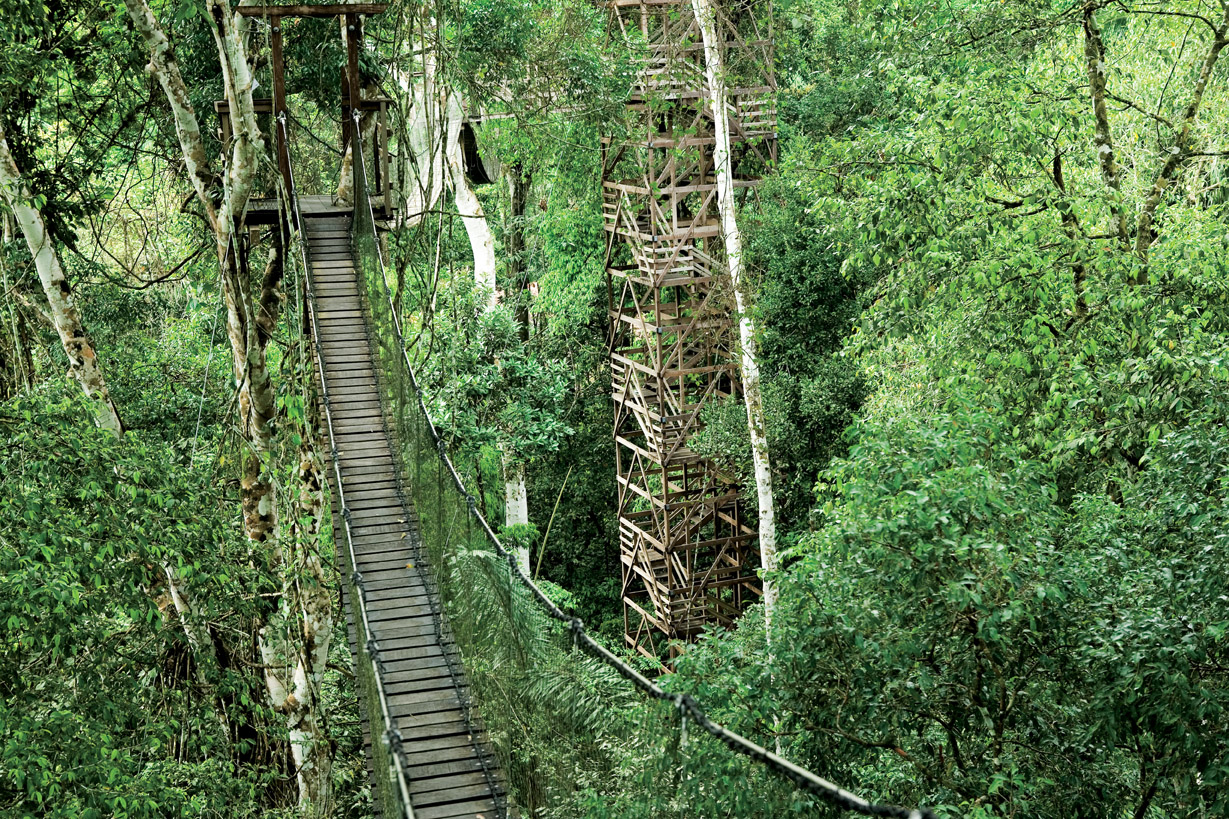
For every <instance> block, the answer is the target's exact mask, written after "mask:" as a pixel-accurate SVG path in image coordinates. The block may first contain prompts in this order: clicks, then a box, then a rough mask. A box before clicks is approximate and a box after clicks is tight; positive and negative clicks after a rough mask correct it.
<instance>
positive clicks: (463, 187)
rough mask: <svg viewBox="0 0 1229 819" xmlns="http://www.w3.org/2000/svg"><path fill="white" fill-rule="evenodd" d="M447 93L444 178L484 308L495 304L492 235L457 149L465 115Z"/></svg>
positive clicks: (459, 148)
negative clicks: (470, 254) (470, 253)
mask: <svg viewBox="0 0 1229 819" xmlns="http://www.w3.org/2000/svg"><path fill="white" fill-rule="evenodd" d="M446 93H447V100H446V102H445V105H444V110H445V112H446V117H447V121H446V124H447V132H446V133H447V137H446V138H447V143H446V148H445V155H446V157H447V160H448V178H449V181H450V182H451V183H452V190H453V196H454V197H455V201H456V206H457V212H458V213H460V214H461V222H462V223H463V224H464V225H465V233H466V234H467V235H468V236H469V246H470V249H471V250H472V251H473V254H474V284H475V285H477V287H478V290H479V291H480V292H481V294H482V296H483V298H484V304H485V309H487V310H491V309H493V308H494V307H495V304H496V303H497V299H496V296H495V237H494V235H493V234H492V233H491V226H490V225H489V224H488V223H487V218H486V212H485V211H483V209H482V203H481V202H479V201H478V194H476V193H474V189H473V187H472V186H471V185H470V183H469V178H468V177H467V176H466V175H465V159H464V156H463V153H462V148H461V127H462V126H463V125H464V124H465V115H464V112H463V111H462V109H461V102H460V100H459V99H458V97H457V95H456V94H454V93H451V92H446Z"/></svg>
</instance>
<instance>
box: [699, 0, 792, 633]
mask: <svg viewBox="0 0 1229 819" xmlns="http://www.w3.org/2000/svg"><path fill="white" fill-rule="evenodd" d="M692 8H693V9H694V10H695V14H696V19H697V20H698V21H699V23H700V32H701V35H702V36H703V38H704V71H705V76H706V78H707V80H708V90H709V94H710V103H711V105H712V109H713V121H714V126H715V131H716V138H717V144H716V146H715V148H714V149H713V165H714V167H715V169H716V172H717V208H718V210H719V211H720V214H721V231H722V234H723V235H724V237H725V252H726V257H727V259H728V264H729V268H730V280H731V282H732V284H733V287H734V303H735V308H736V309H737V311H738V336H739V340H740V342H741V345H742V359H741V364H742V379H743V398H744V400H745V402H746V405H747V426H748V429H749V430H750V432H751V458H752V462H753V463H754V466H755V488H756V494H757V496H758V500H759V512H760V531H759V541H760V563H761V565H762V566H763V570H764V573H765V577H764V623H765V628H766V629H768V632H769V633H770V634H771V631H772V615H773V610H774V609H775V608H776V600H777V592H776V588H775V586H774V583H773V580H772V574H773V573H774V572H775V571H776V569H777V528H776V522H775V521H774V519H773V496H772V468H771V463H770V461H769V457H768V436H767V434H766V432H765V424H764V399H763V395H762V394H761V391H760V366H759V359H758V355H757V342H756V338H755V323H754V321H753V319H752V317H751V313H750V310H749V304H748V303H747V302H748V296H747V293H745V292H744V290H745V289H746V283H745V282H744V281H743V275H742V235H741V234H740V233H739V229H738V216H737V203H736V202H735V200H734V178H733V174H732V169H731V167H730V118H729V112H728V109H727V107H726V106H727V96H728V95H727V92H726V86H725V66H724V65H723V63H722V55H721V48H720V43H719V41H718V40H717V25H716V23H717V15H716V10H715V9H714V8H713V4H712V2H711V0H692Z"/></svg>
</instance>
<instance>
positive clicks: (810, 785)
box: [353, 128, 928, 819]
mask: <svg viewBox="0 0 1229 819" xmlns="http://www.w3.org/2000/svg"><path fill="white" fill-rule="evenodd" d="M355 131H357V128H356V129H355ZM355 153H356V157H362V151H361V150H360V151H356V152H355ZM365 164H366V161H365V157H362V158H359V159H356V162H355V165H356V181H355V202H356V208H355V217H354V223H353V224H354V229H353V247H354V252H355V258H356V262H357V263H358V264H359V266H360V275H361V276H362V279H363V281H362V288H361V289H363V290H364V291H365V308H366V310H367V316H368V321H369V336H370V338H371V343H372V346H373V354H374V356H375V357H376V359H377V363H378V367H379V370H380V371H381V374H382V395H381V399H382V401H383V402H384V410H385V412H386V413H387V415H388V418H389V420H390V422H391V424H392V426H393V428H394V429H395V432H396V437H397V444H396V449H397V453H398V455H399V458H400V468H401V469H402V472H403V474H402V479H403V481H404V483H405V484H406V485H407V487H408V495H409V499H410V500H411V501H412V502H413V504H414V507H415V509H416V511H417V519H418V540H417V543H416V549H417V555H418V560H419V561H420V563H421V566H422V568H424V569H425V570H426V571H425V572H424V575H425V576H427V577H428V578H429V583H430V584H431V585H433V586H434V589H433V591H434V593H435V595H436V596H437V599H438V608H439V611H438V612H437V614H438V618H439V619H438V622H439V628H440V629H441V633H442V634H443V635H444V638H445V639H446V640H447V641H449V642H450V643H451V644H453V645H455V647H456V648H457V649H458V652H459V655H460V658H461V661H462V664H463V666H464V674H465V677H466V679H467V682H468V691H467V692H466V695H465V697H464V699H465V700H466V702H465V703H463V704H465V705H467V706H468V707H469V710H470V713H471V720H472V723H473V728H474V730H475V731H476V732H477V735H484V736H485V741H487V742H489V744H490V746H491V749H492V750H493V752H494V760H495V762H496V763H497V768H498V770H497V772H496V773H495V777H496V778H497V779H498V781H499V782H500V783H501V785H502V787H503V789H504V790H505V793H506V797H505V800H504V804H503V805H501V811H500V812H501V813H505V812H506V813H507V814H511V815H519V816H523V817H528V816H533V817H581V816H584V817H671V816H678V817H684V816H686V817H695V816H704V817H710V816H713V817H715V816H728V817H770V816H772V817H775V816H783V815H803V816H805V815H816V816H818V815H830V814H831V813H833V812H834V808H835V809H850V810H854V811H857V812H859V813H863V814H867V815H881V816H898V817H901V819H906V817H922V816H926V815H928V812H921V811H911V810H908V809H903V808H898V807H895V806H889V805H877V804H872V803H869V802H867V801H866V800H863V799H861V798H859V797H857V796H855V795H853V794H851V793H849V792H847V791H844V790H843V789H841V788H838V787H837V786H835V785H833V784H832V783H829V782H827V781H826V780H823V779H821V778H820V777H818V776H816V775H814V774H812V773H810V772H808V771H805V770H803V769H801V768H798V767H796V766H794V765H791V764H790V763H788V762H787V761H785V760H783V759H780V758H779V757H777V756H776V755H774V754H772V753H770V752H769V751H767V750H765V749H764V748H762V747H760V746H759V745H756V744H755V743H753V742H751V741H750V740H747V739H745V738H744V737H741V736H739V735H737V734H733V733H732V732H729V731H726V730H725V729H724V728H722V727H721V726H719V725H717V724H716V723H714V722H712V721H711V720H709V719H708V717H707V716H705V714H704V711H703V710H702V709H701V708H700V706H699V705H698V704H697V703H696V702H695V701H694V700H693V699H691V698H690V697H687V696H681V695H675V694H671V693H668V692H666V691H665V690H663V689H662V688H661V687H659V686H658V685H657V684H655V683H654V682H652V681H650V680H649V679H647V678H646V677H644V676H643V675H641V674H640V673H639V672H637V671H636V670H635V669H633V668H632V667H631V666H629V665H627V664H626V663H625V662H623V661H622V660H621V659H619V658H618V657H616V656H615V655H614V654H613V653H612V652H610V651H609V650H608V649H607V648H606V647H605V646H603V645H602V644H601V643H599V642H598V641H596V640H595V639H593V638H592V637H591V636H590V635H589V634H588V632H587V631H586V630H585V627H584V624H583V623H582V622H581V621H580V620H578V619H576V618H572V617H569V616H568V615H567V614H566V613H564V612H563V611H561V610H560V609H559V608H558V607H557V606H556V605H555V604H554V603H553V602H551V600H550V599H549V598H548V597H547V596H546V595H545V594H544V593H543V592H542V591H541V590H540V589H539V588H538V587H537V586H536V585H535V584H534V583H533V582H532V581H531V580H530V579H529V577H528V576H526V575H525V574H524V573H522V572H521V570H520V568H519V567H518V565H517V562H516V559H515V556H514V555H513V554H511V553H510V552H509V551H508V550H506V549H505V548H504V547H503V545H502V543H501V542H500V540H499V538H498V536H497V535H496V534H495V532H494V531H493V530H492V529H491V527H490V525H489V524H488V522H487V521H486V520H485V518H484V517H483V516H482V514H481V512H480V511H479V509H478V506H477V504H476V503H475V499H474V497H473V496H472V495H470V494H469V493H468V491H467V490H466V487H465V482H464V480H463V478H462V476H461V474H459V473H458V472H457V470H456V469H455V467H454V464H453V463H452V461H451V459H450V458H449V454H448V452H447V450H446V447H445V445H444V443H443V440H442V439H441V437H440V436H439V434H438V431H437V430H436V428H435V427H434V425H433V423H432V421H431V419H430V418H429V416H428V414H427V410H426V403H425V402H424V400H423V396H422V395H421V394H420V392H419V389H418V384H417V381H416V379H415V375H414V371H413V368H412V366H411V362H410V359H409V356H408V354H407V352H406V348H405V344H404V339H403V336H402V330H401V321H400V317H399V316H398V315H396V313H395V310H394V307H393V303H394V302H393V298H392V293H391V290H390V287H389V282H388V280H387V276H386V272H385V268H384V265H383V261H382V258H381V255H380V246H379V240H378V236H377V232H376V224H375V218H374V215H373V213H372V212H371V210H370V208H369V207H366V204H367V203H368V202H369V199H368V198H367V184H366V181H365V179H364V178H363V177H364V165H365Z"/></svg>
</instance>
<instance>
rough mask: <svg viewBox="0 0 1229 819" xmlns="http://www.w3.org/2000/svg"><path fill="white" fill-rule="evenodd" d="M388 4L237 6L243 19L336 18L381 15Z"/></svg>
mask: <svg viewBox="0 0 1229 819" xmlns="http://www.w3.org/2000/svg"><path fill="white" fill-rule="evenodd" d="M387 9H388V3H329V4H322V5H309V6H239V8H237V9H235V11H237V12H238V13H239V14H241V15H242V16H244V17H336V16H337V15H339V14H382V13H383V12H384V11H386V10H387Z"/></svg>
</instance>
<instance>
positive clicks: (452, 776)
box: [410, 765, 490, 806]
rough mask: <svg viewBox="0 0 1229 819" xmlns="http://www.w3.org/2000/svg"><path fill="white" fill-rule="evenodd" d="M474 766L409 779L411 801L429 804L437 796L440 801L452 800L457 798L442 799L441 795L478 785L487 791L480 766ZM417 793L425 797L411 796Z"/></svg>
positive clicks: (488, 789)
mask: <svg viewBox="0 0 1229 819" xmlns="http://www.w3.org/2000/svg"><path fill="white" fill-rule="evenodd" d="M476 767H477V770H475V769H473V768H471V769H470V770H467V771H466V770H462V771H453V772H452V773H449V774H444V775H442V776H436V777H433V778H431V779H415V780H413V781H411V783H410V795H411V797H412V798H411V801H413V802H414V805H415V806H418V805H419V804H421V805H430V804H432V803H433V800H435V799H437V798H439V799H440V801H449V802H454V801H457V800H455V799H453V798H451V797H449V798H448V799H443V797H444V796H445V795H446V794H447V793H448V792H449V791H455V790H457V789H460V788H472V787H477V786H479V785H481V786H482V787H484V788H486V789H487V790H486V791H484V792H485V793H489V792H490V786H489V785H488V784H487V781H486V777H485V776H484V775H483V773H482V766H481V765H478V766H476ZM419 794H422V795H423V796H424V797H426V798H424V799H422V800H421V801H420V800H419V799H416V798H413V797H415V796H417V795H419ZM428 794H430V796H428Z"/></svg>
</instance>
